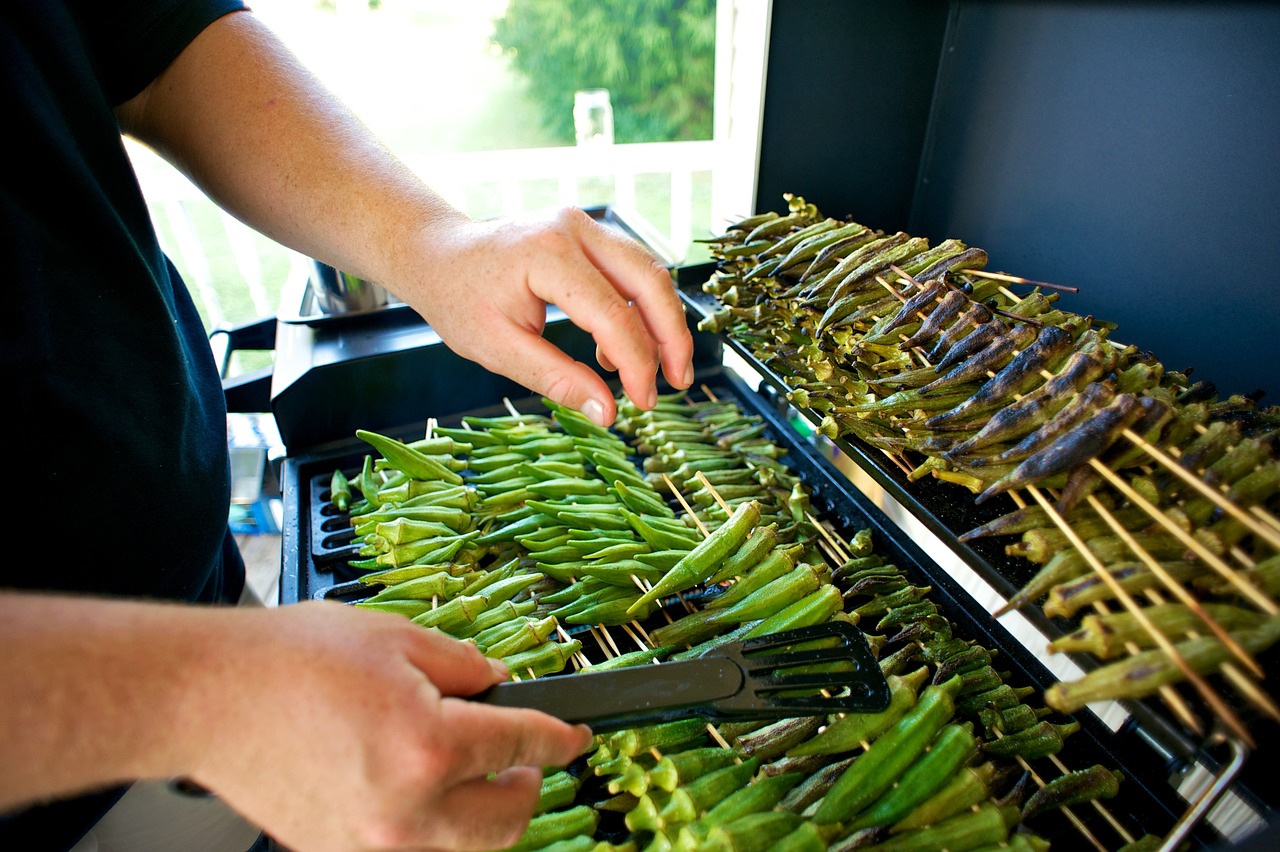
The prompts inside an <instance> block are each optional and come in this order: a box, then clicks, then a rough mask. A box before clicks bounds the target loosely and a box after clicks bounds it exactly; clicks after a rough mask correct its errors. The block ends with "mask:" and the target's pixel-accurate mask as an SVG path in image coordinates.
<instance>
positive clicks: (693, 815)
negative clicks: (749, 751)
mask: <svg viewBox="0 0 1280 852" xmlns="http://www.w3.org/2000/svg"><path fill="white" fill-rule="evenodd" d="M759 768H760V761H759V760H757V759H756V758H747V759H746V760H744V761H743V762H742V763H735V764H733V765H731V766H726V767H724V768H722V769H716V770H713V771H711V772H708V773H707V774H705V775H701V776H699V777H697V778H695V779H693V780H692V781H690V782H689V783H688V784H685V785H684V786H682V787H677V788H676V789H675V790H673V791H671V798H670V799H669V800H668V802H667V803H666V805H665V806H664V807H663V808H662V809H661V810H659V811H658V818H659V820H660V822H661V826H667V825H683V824H685V823H689V822H693V821H694V820H695V819H697V818H698V817H700V816H702V815H703V814H704V813H706V812H707V811H708V810H710V809H711V807H712V806H713V805H715V804H716V803H717V802H719V801H721V800H722V799H724V798H725V797H726V796H728V795H729V794H730V793H732V792H734V791H735V790H739V789H741V788H742V787H743V786H744V785H746V784H747V783H748V782H749V781H750V780H751V777H752V776H753V775H755V773H756V770H757V769H759ZM630 827H631V826H628V828H630Z"/></svg>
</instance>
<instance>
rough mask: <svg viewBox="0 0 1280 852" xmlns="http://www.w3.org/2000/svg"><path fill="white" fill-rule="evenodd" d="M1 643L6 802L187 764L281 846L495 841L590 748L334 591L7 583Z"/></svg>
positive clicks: (433, 643) (183, 769) (448, 648)
mask: <svg viewBox="0 0 1280 852" xmlns="http://www.w3.org/2000/svg"><path fill="white" fill-rule="evenodd" d="M0 644H2V645H3V647H5V648H7V649H9V650H8V652H7V653H6V654H4V655H3V656H2V657H0V700H2V701H3V702H4V703H3V706H4V708H5V723H4V724H3V725H0V754H4V756H5V759H4V761H3V763H0V809H7V808H10V807H13V806H16V805H22V804H25V803H27V802H30V801H34V800H37V799H39V798H42V797H46V796H63V795H68V794H72V793H77V792H82V791H85V790H89V789H92V788H94V787H99V786H104V785H107V784H110V783H115V782H121V781H126V780H132V779H135V778H167V777H173V776H183V777H188V778H192V779H194V780H195V781H197V782H200V783H201V784H203V785H205V786H206V787H208V788H209V789H212V790H214V791H215V792H217V793H218V794H220V795H221V796H222V797H223V798H224V799H225V800H226V801H227V802H228V803H229V804H231V805H232V807H235V808H236V809H237V810H239V811H240V812H241V813H242V814H244V815H245V816H246V817H248V818H249V819H250V820H252V821H254V822H255V823H256V824H258V825H260V826H263V827H264V828H266V829H267V830H268V831H269V832H270V833H271V834H272V836H273V837H275V838H276V839H277V840H279V841H281V842H282V843H284V844H286V845H287V846H290V847H294V848H303V849H308V850H313V849H314V850H325V849H335V850H338V849H344V850H345V849H382V848H404V847H410V846H411V847H415V848H416V847H425V846H431V847H432V848H442V849H487V848H500V847H502V846H505V845H508V844H509V843H510V842H511V841H513V840H514V839H515V837H516V836H518V834H519V832H520V831H521V830H522V829H523V826H524V824H525V823H526V822H527V820H528V818H529V815H530V813H531V812H532V810H533V806H534V803H535V801H536V799H537V791H538V785H539V783H540V781H541V772H540V771H539V769H538V767H541V766H544V765H563V764H565V763H567V762H569V761H570V760H572V758H573V757H574V756H575V755H577V754H578V753H580V752H581V751H582V750H584V749H585V748H586V746H587V745H588V743H589V734H588V733H587V732H586V731H585V729H583V728H580V727H577V728H575V727H571V726H569V725H566V724H564V723H561V722H559V721H557V720H555V719H553V718H551V717H549V716H544V715H542V714H540V713H534V712H531V711H524V710H503V709H500V708H494V707H488V706H487V705H477V704H473V703H469V702H466V701H463V700H460V699H458V698H452V697H450V696H457V695H468V694H471V693H473V692H476V691H478V690H480V689H483V688H484V687H486V686H488V685H490V684H492V683H494V682H496V681H497V680H499V674H498V673H497V672H495V670H494V669H493V668H491V667H490V665H489V663H488V662H487V661H486V660H485V659H484V658H483V657H481V656H480V654H479V652H477V651H476V650H475V649H474V647H473V646H471V645H469V644H467V643H462V642H456V641H454V640H450V639H447V638H444V637H442V636H440V635H439V634H436V633H435V632H434V631H430V630H426V629H424V628H421V627H419V626H418V625H416V624H413V623H412V622H410V621H409V620H408V619H405V618H403V617H400V616H391V615H386V614H382V613H371V612H361V611H355V610H352V609H350V608H347V607H343V606H340V605H336V604H328V603H324V604H317V603H305V604H299V605H297V606H292V607H288V608H286V609H279V610H275V609H271V610H268V609H259V610H244V609H239V610H228V609H225V608H217V609H215V608H211V607H192V606H181V605H170V604H151V603H134V602H125V601H102V600H93V599H77V598H69V597H55V596H45V595H24V594H15V593H3V592H0ZM490 773H496V774H495V775H492V776H491V775H490ZM353 803H358V806H356V807H353Z"/></svg>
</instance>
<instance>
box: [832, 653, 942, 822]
mask: <svg viewBox="0 0 1280 852" xmlns="http://www.w3.org/2000/svg"><path fill="white" fill-rule="evenodd" d="M959 688H960V679H959V678H958V677H956V678H953V679H952V680H949V681H947V682H946V683H944V684H930V685H929V686H927V687H925V689H924V691H923V692H921V693H920V698H919V700H918V701H917V702H916V705H915V706H914V707H913V708H911V710H910V711H909V712H908V713H907V714H906V715H905V716H903V717H902V718H901V719H899V720H898V721H897V722H896V723H895V724H894V725H893V727H891V728H889V729H888V730H887V731H885V732H884V733H883V734H881V735H880V736H879V737H877V738H876V739H875V741H874V742H872V743H871V747H870V748H868V749H867V750H866V751H865V752H864V753H863V754H862V756H861V757H859V758H858V759H857V760H855V761H854V762H853V764H852V765H851V766H850V767H849V769H848V770H847V771H846V772H845V773H844V774H843V775H841V776H840V778H839V779H838V780H837V781H836V783H835V784H833V785H831V789H830V790H828V791H827V795H825V796H823V798H822V803H821V804H820V805H819V806H818V809H817V811H816V813H815V814H814V820H815V821H816V822H819V823H832V822H845V821H847V820H849V819H850V818H852V817H854V816H856V815H857V814H858V813H860V812H861V811H862V809H863V808H865V807H866V806H867V805H869V804H871V803H872V802H873V801H875V799H876V798H877V797H879V796H880V795H881V794H882V793H884V792H885V791H886V790H888V789H889V788H890V787H891V786H893V784H894V782H895V781H897V780H898V779H899V778H900V777H901V775H902V773H903V772H904V771H905V770H906V768H907V767H908V766H910V765H911V764H912V763H913V762H914V761H915V759H916V758H917V757H918V756H919V755H920V754H921V752H923V751H924V749H925V747H926V746H928V744H929V742H930V741H931V740H932V739H933V737H934V736H935V735H936V734H937V732H938V731H939V730H941V729H942V727H943V726H944V725H945V724H946V723H947V722H949V721H950V720H951V716H952V714H953V713H954V712H955V701H954V695H955V692H956V690H958V689H959Z"/></svg>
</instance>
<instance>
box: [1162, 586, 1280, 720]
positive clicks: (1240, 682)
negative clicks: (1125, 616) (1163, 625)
mask: <svg viewBox="0 0 1280 852" xmlns="http://www.w3.org/2000/svg"><path fill="white" fill-rule="evenodd" d="M1146 595H1147V598H1148V599H1149V600H1150V601H1151V603H1152V604H1155V605H1159V604H1162V603H1164V602H1165V599H1164V596H1163V595H1161V594H1160V591H1159V590H1158V589H1148V590H1147V591H1146ZM1199 636H1200V634H1199V633H1197V632H1196V631H1194V630H1189V631H1187V638H1189V639H1196V638H1198V637H1199ZM1218 671H1219V672H1221V674H1222V676H1223V677H1225V678H1226V679H1227V680H1228V681H1229V682H1230V683H1231V685H1232V686H1234V687H1235V688H1236V690H1237V691H1238V692H1239V693H1240V694H1241V695H1243V696H1244V697H1245V699H1246V700H1247V701H1249V703H1250V704H1253V705H1254V706H1255V707H1257V708H1258V709H1259V710H1261V711H1262V712H1263V713H1265V714H1267V715H1268V716H1270V717H1271V718H1272V719H1274V720H1275V721H1277V722H1280V706H1277V705H1276V703H1275V702H1274V701H1272V700H1271V696H1269V695H1267V694H1266V693H1265V692H1263V691H1262V690H1261V689H1259V688H1258V685H1257V684H1255V683H1254V682H1253V681H1252V680H1250V679H1249V677H1248V675H1246V674H1245V673H1244V672H1242V671H1240V669H1238V668H1236V666H1235V664H1234V663H1223V664H1222V665H1221V666H1220V667H1219V669H1218Z"/></svg>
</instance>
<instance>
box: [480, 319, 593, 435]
mask: <svg viewBox="0 0 1280 852" xmlns="http://www.w3.org/2000/svg"><path fill="white" fill-rule="evenodd" d="M511 333H512V334H515V335H517V336H518V337H519V338H521V339H518V340H516V341H514V342H513V345H511V346H508V347H505V348H504V352H509V353H511V356H509V359H508V360H507V361H506V362H505V363H498V364H493V365H491V368H492V369H496V370H497V371H498V372H500V373H502V375H504V376H506V377H507V378H509V379H512V380H513V381H516V382H519V383H520V384H522V385H524V386H525V387H527V388H528V389H529V390H531V391H533V392H534V393H537V394H540V395H542V396H545V397H547V398H548V399H550V400H552V401H553V402H557V403H559V404H560V405H563V406H566V407H568V408H572V409H574V410H576V411H581V412H582V413H583V414H585V415H586V416H587V417H588V418H589V419H590V420H591V421H592V422H593V423H595V424H596V425H598V426H608V425H610V424H611V423H613V420H614V417H615V416H617V405H616V404H615V402H614V399H613V393H612V392H611V391H610V390H609V386H608V385H607V384H605V382H604V379H602V378H601V377H600V374H599V373H597V372H596V371H595V370H593V369H592V368H591V367H589V366H588V365H586V364H584V363H582V362H581V361H575V360H574V359H572V358H570V357H569V356H568V355H567V354H565V352H564V350H562V349H560V348H559V347H557V346H556V345H555V344H553V343H551V342H550V341H548V340H546V339H545V338H543V337H541V336H539V335H536V334H533V333H531V332H527V331H525V330H523V329H519V330H516V329H513V330H512V331H511Z"/></svg>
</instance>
